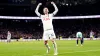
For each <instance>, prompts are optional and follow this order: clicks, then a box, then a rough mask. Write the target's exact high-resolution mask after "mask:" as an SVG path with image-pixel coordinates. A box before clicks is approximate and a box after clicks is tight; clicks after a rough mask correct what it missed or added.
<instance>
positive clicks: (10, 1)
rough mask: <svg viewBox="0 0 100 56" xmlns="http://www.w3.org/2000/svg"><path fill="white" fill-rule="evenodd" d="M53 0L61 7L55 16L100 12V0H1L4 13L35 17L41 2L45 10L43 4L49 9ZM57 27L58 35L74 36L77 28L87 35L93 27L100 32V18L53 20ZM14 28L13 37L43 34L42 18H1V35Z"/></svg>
mask: <svg viewBox="0 0 100 56" xmlns="http://www.w3.org/2000/svg"><path fill="white" fill-rule="evenodd" d="M51 1H54V2H55V3H56V5H57V7H58V8H59V12H58V13H57V15H56V16H58V17H60V16H84V15H99V14H100V6H99V5H100V0H0V15H1V16H25V17H29V16H32V17H34V16H35V17H36V14H35V12H34V11H35V8H36V6H37V4H38V3H39V2H42V3H43V5H42V6H41V7H40V10H39V12H40V13H41V14H43V12H42V9H43V7H45V6H47V7H48V8H49V10H50V13H52V12H53V11H54V8H53V6H52V5H51V4H50V2H51ZM53 24H54V30H55V33H56V35H57V37H58V36H62V37H63V38H68V37H71V38H74V37H75V34H76V32H77V31H78V30H80V31H82V32H83V34H84V36H85V37H87V38H88V37H89V32H90V31H91V30H93V31H94V32H95V37H99V36H100V18H95V19H94V18H92V19H77V20H76V19H73V20H70V19H68V20H66V19H63V20H54V21H53ZM8 30H9V31H11V33H12V38H14V39H15V38H20V37H24V38H41V37H42V34H43V27H42V22H41V20H17V19H12V20H10V19H9V20H8V19H0V38H1V39H6V35H7V31H8Z"/></svg>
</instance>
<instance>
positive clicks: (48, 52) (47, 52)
mask: <svg viewBox="0 0 100 56" xmlns="http://www.w3.org/2000/svg"><path fill="white" fill-rule="evenodd" d="M45 46H46V47H47V53H49V49H50V47H49V45H48V44H46V45H45Z"/></svg>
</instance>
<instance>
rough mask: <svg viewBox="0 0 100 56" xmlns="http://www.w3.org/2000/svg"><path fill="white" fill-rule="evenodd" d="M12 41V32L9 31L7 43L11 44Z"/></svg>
mask: <svg viewBox="0 0 100 56" xmlns="http://www.w3.org/2000/svg"><path fill="white" fill-rule="evenodd" d="M10 41H11V33H10V31H8V33H7V42H10Z"/></svg>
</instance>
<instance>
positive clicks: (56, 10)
mask: <svg viewBox="0 0 100 56" xmlns="http://www.w3.org/2000/svg"><path fill="white" fill-rule="evenodd" d="M53 6H54V8H55V11H54V12H53V14H54V15H55V14H56V13H57V12H58V8H57V6H56V5H55V4H53Z"/></svg>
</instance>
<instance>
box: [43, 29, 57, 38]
mask: <svg viewBox="0 0 100 56" xmlns="http://www.w3.org/2000/svg"><path fill="white" fill-rule="evenodd" d="M54 38H56V36H55V33H54V31H53V30H47V31H44V33H43V40H49V39H54Z"/></svg>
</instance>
